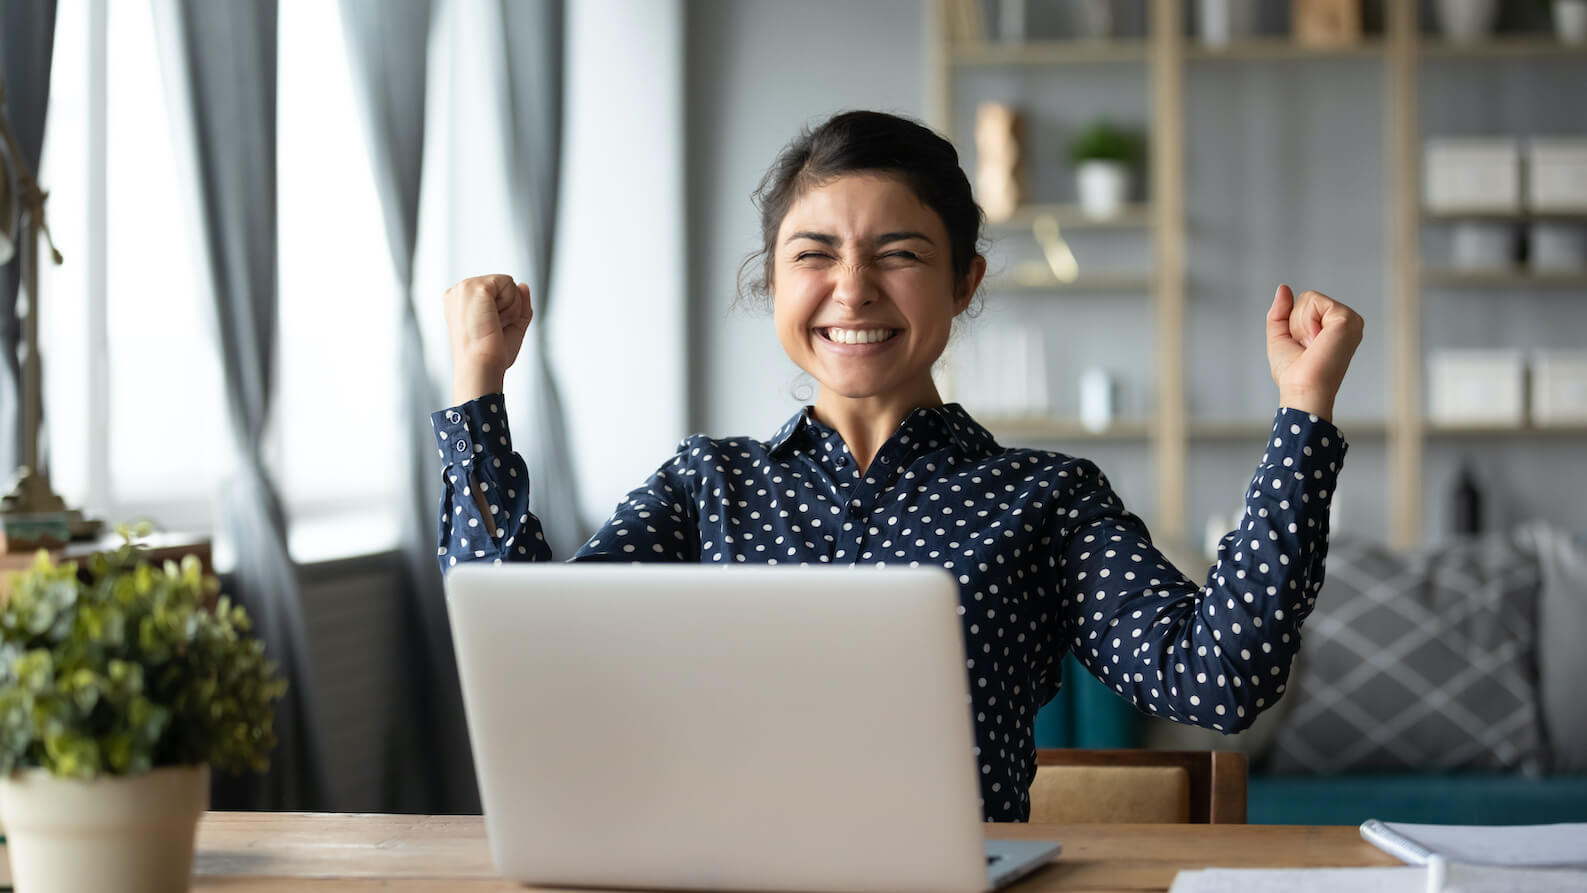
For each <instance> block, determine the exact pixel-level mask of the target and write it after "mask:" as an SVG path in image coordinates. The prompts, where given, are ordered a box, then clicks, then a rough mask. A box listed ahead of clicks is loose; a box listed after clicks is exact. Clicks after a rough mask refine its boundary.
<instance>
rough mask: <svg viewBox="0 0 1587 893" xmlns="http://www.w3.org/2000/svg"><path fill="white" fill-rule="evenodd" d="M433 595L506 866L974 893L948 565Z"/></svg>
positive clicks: (965, 714)
mask: <svg viewBox="0 0 1587 893" xmlns="http://www.w3.org/2000/svg"><path fill="white" fill-rule="evenodd" d="M446 588H447V605H448V610H449V613H450V616H451V621H452V632H453V639H454V643H455V645H456V650H457V660H458V670H459V675H460V677H461V680H462V687H463V698H464V705H465V709H466V711H467V717H468V726H469V732H470V737H471V739H472V747H473V753H474V761H475V766H476V771H477V772H478V777H479V783H480V793H481V796H482V800H483V803H484V810H485V820H486V830H487V833H488V835H489V838H490V846H491V853H492V856H493V858H494V860H495V864H496V868H497V870H498V871H500V872H501V874H502V875H503V876H505V877H508V878H512V879H515V880H521V881H528V882H533V883H537V884H547V885H557V884H565V885H584V886H621V887H667V888H683V889H727V888H736V889H753V890H787V891H820V890H846V891H869V890H901V889H908V890H918V891H944V893H949V891H956V893H972V891H980V890H984V889H986V888H987V886H988V880H987V866H986V861H987V860H986V856H985V854H984V852H983V846H982V840H983V831H982V826H981V818H980V806H979V796H980V794H979V785H978V783H977V779H976V776H975V771H976V769H975V767H976V765H977V764H976V760H975V757H974V753H973V746H974V745H973V734H974V733H973V728H972V725H971V718H970V713H969V708H968V705H969V691H968V688H967V686H968V681H967V677H966V674H965V671H964V666H965V663H964V661H965V658H964V646H963V642H962V638H961V633H960V630H959V620H958V616H957V607H958V596H957V591H956V588H955V586H954V584H953V581H952V578H950V577H949V576H948V575H947V573H946V572H945V571H943V570H941V569H936V568H932V569H926V568H918V569H914V568H874V567H835V568H827V567H821V568H816V567H809V568H799V569H797V570H795V569H791V568H772V567H764V566H762V567H742V568H721V567H707V566H701V565H591V564H585V565H548V564H533V565H503V566H483V565H482V566H461V567H458V568H455V569H454V570H453V571H452V572H451V573H450V574H449V575H448V577H447V581H446Z"/></svg>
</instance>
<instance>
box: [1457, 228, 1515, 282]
mask: <svg viewBox="0 0 1587 893" xmlns="http://www.w3.org/2000/svg"><path fill="white" fill-rule="evenodd" d="M1517 245H1518V241H1517V239H1516V229H1515V226H1514V225H1513V224H1510V223H1506V222H1504V221H1495V220H1462V221H1460V222H1458V223H1456V224H1455V232H1454V236H1453V238H1452V240H1451V246H1452V248H1451V255H1452V257H1451V261H1452V266H1453V267H1454V269H1457V270H1462V271H1465V272H1492V271H1499V270H1509V269H1512V268H1514V267H1515V262H1516V255H1517V254H1518V251H1517Z"/></svg>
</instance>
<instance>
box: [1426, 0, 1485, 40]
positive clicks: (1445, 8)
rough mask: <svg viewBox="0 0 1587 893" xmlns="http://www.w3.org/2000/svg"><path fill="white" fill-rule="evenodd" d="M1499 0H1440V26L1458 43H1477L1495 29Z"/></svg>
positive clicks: (1446, 35) (1447, 35) (1445, 34)
mask: <svg viewBox="0 0 1587 893" xmlns="http://www.w3.org/2000/svg"><path fill="white" fill-rule="evenodd" d="M1498 14H1499V0H1438V26H1439V28H1440V29H1442V30H1443V32H1444V36H1445V37H1447V38H1449V39H1450V40H1452V41H1454V42H1456V43H1475V42H1476V41H1479V40H1481V39H1483V38H1484V37H1487V36H1488V33H1489V32H1490V31H1492V30H1493V20H1494V18H1495V17H1496V16H1497V15H1498Z"/></svg>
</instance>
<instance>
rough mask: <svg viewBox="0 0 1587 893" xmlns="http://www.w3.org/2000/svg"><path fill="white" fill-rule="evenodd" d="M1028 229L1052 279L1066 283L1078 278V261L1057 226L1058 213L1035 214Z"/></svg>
mask: <svg viewBox="0 0 1587 893" xmlns="http://www.w3.org/2000/svg"><path fill="white" fill-rule="evenodd" d="M1030 230H1031V235H1032V236H1034V237H1035V239H1036V244H1037V245H1038V246H1040V248H1041V253H1042V257H1043V258H1044V259H1045V260H1046V261H1047V269H1048V271H1049V272H1051V273H1052V276H1053V278H1054V279H1056V280H1058V281H1059V282H1062V283H1064V284H1065V285H1068V284H1070V283H1072V282H1074V281H1075V280H1076V279H1079V278H1080V262H1079V261H1078V260H1076V259H1075V253H1074V251H1073V250H1071V249H1070V247H1069V243H1068V242H1067V241H1065V239H1064V237H1063V233H1062V232H1061V231H1060V230H1059V228H1058V215H1056V214H1037V215H1036V218H1035V219H1034V220H1032V221H1031V224H1030Z"/></svg>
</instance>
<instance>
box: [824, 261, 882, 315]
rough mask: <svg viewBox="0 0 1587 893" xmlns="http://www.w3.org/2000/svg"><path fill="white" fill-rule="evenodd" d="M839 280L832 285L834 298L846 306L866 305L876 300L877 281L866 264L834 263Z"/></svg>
mask: <svg viewBox="0 0 1587 893" xmlns="http://www.w3.org/2000/svg"><path fill="white" fill-rule="evenodd" d="M834 269H835V270H836V272H835V273H834V275H835V276H836V279H837V281H836V282H834V283H833V285H832V299H833V300H834V301H837V302H838V303H839V304H842V305H843V306H845V307H864V306H865V305H866V304H872V303H875V302H876V283H875V282H873V281H872V280H871V272H870V269H869V267H867V266H866V265H865V264H836V265H834Z"/></svg>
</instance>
